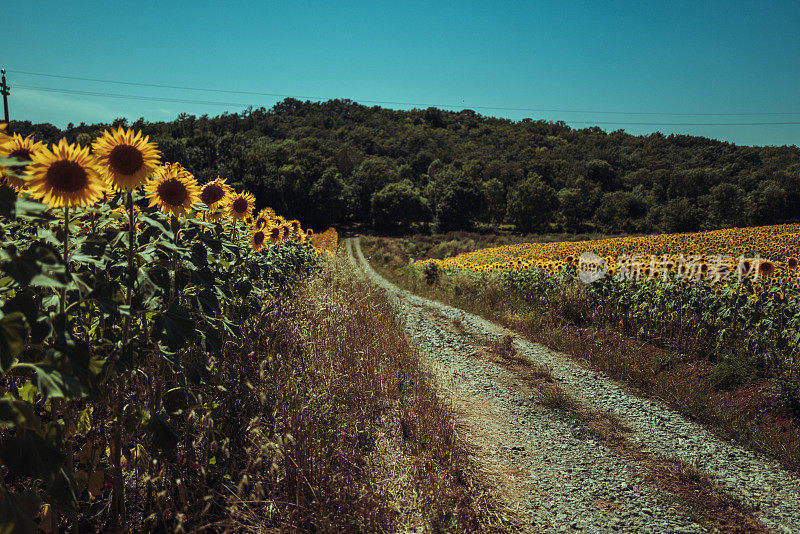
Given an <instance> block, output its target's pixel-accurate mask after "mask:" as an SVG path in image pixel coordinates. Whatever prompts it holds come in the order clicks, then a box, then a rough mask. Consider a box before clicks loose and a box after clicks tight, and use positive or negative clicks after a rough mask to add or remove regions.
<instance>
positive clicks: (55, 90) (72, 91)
mask: <svg viewBox="0 0 800 534" xmlns="http://www.w3.org/2000/svg"><path fill="white" fill-rule="evenodd" d="M15 87H16V88H17V89H27V90H29V91H44V92H47V93H64V94H69V95H85V96H103V97H108V98H124V99H130V100H152V101H156V102H175V103H179V104H206V105H213V106H241V107H243V108H246V107H247V106H250V105H251V104H242V103H241V102H214V101H210V100H188V99H184V98H164V97H158V96H138V95H123V94H119V93H102V92H99V91H82V90H79V89H58V88H55V87H38V86H34V85H17V86H15Z"/></svg>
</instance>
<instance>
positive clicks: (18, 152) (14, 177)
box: [0, 134, 42, 193]
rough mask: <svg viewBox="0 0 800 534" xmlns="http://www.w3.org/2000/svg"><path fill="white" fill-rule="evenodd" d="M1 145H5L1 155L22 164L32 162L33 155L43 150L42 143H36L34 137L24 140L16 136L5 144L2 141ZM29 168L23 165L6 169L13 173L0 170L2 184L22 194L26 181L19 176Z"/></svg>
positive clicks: (0, 152)
mask: <svg viewBox="0 0 800 534" xmlns="http://www.w3.org/2000/svg"><path fill="white" fill-rule="evenodd" d="M0 144H2V145H3V148H2V150H1V151H0V154H2V155H3V156H5V157H7V158H13V159H16V160H20V161H21V162H22V161H32V159H33V155H34V154H35V153H36V152H38V151H39V150H40V149H41V148H42V143H41V142H39V141H34V140H33V136H32V135H29V136H28V137H24V138H23V137H22V136H21V135H19V134H14V135H13V136H12V137H9V138H8V141H6V142H5V143H3V142H2V141H0ZM27 166H28V165H27V164H22V165H11V166H8V167H6V169H7V170H8V171H11V172H7V171H6V172H4V171H3V169H2V168H0V183H3V184H7V185H9V186H11V187H13V188H14V190H15V191H16V192H17V193H21V192H22V191H23V190H24V189H25V182H26V181H25V179H24V178H22V177H20V176H19V175H20V174H23V173H24V172H25V170H26V169H27Z"/></svg>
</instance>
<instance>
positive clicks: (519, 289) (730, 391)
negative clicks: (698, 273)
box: [362, 229, 800, 470]
mask: <svg viewBox="0 0 800 534" xmlns="http://www.w3.org/2000/svg"><path fill="white" fill-rule="evenodd" d="M756 230H757V229H756ZM755 234H758V232H757V231H755ZM667 237H669V236H667ZM789 237H791V236H789ZM773 238H774V239H773ZM619 239H622V240H623V241H624V240H625V239H637V238H619ZM641 239H644V240H647V239H648V238H641ZM652 239H655V240H658V239H659V236H654V237H653V238H652ZM754 239H755V238H754ZM758 239H760V237H759V238H758ZM764 239H765V246H764V247H763V248H762V249H761V252H762V255H764V256H765V257H769V255H770V254H772V255H780V257H781V261H778V260H776V259H773V260H772V261H770V262H768V263H769V265H768V266H767V267H766V268H768V269H769V270H770V272H768V273H767V274H766V275H765V274H764V273H763V272H762V273H761V275H762V276H761V279H760V280H758V281H757V283H753V282H751V281H750V280H749V279H745V280H743V281H742V282H741V284H739V283H737V282H736V277H735V271H733V272H734V274H733V275H732V276H733V280H732V281H731V280H728V282H731V283H728V284H726V287H722V283H720V284H718V285H714V284H706V283H705V282H700V281H698V282H697V283H696V284H695V281H694V280H693V281H684V282H662V281H658V280H644V279H643V280H642V281H641V282H638V283H637V282H633V281H618V280H615V279H612V278H611V277H610V276H609V277H607V278H605V279H603V280H601V281H599V282H595V283H593V284H584V283H582V282H580V281H578V280H577V277H576V274H575V271H576V265H575V262H573V261H572V260H573V259H576V258H577V256H578V255H579V254H580V253H578V254H573V255H572V259H570V260H569V261H567V256H569V254H567V253H564V255H563V257H561V258H559V259H557V260H556V259H555V258H546V259H542V258H537V257H534V256H535V255H534V253H533V252H531V253H530V257H526V254H525V251H528V250H530V251H534V250H535V251H541V250H545V249H546V250H551V249H552V250H554V251H555V250H561V249H564V250H566V249H568V248H569V249H571V248H575V247H577V248H580V247H581V246H585V244H570V243H564V244H563V245H562V244H553V245H547V244H544V245H538V244H534V245H524V244H523V245H511V246H508V247H501V248H495V249H488V250H481V251H479V252H476V253H469V252H467V253H465V254H463V255H462V256H457V257H452V258H449V259H445V260H443V261H437V260H431V261H427V260H426V258H425V257H424V256H412V255H411V254H410V251H411V250H413V251H414V252H415V253H419V251H420V250H422V246H421V245H419V244H411V245H409V242H410V241H412V239H411V238H385V237H377V238H376V237H362V245H363V249H364V251H365V254H366V255H367V257H368V259H369V260H370V261H371V262H372V264H373V266H374V267H375V268H376V269H377V270H378V271H379V272H381V274H383V275H384V276H386V277H387V278H388V279H390V280H392V281H393V282H395V283H397V284H398V285H400V286H401V287H404V288H406V289H409V290H411V291H412V292H415V293H418V294H421V295H424V296H427V297H430V298H434V299H437V300H440V301H442V302H445V303H448V304H451V305H454V306H457V307H460V308H464V309H466V310H469V311H472V312H474V313H478V314H480V315H483V316H485V317H487V318H490V319H492V320H496V321H498V322H500V323H501V324H504V325H505V326H508V327H510V328H512V329H514V330H517V331H518V332H520V333H522V334H523V335H525V336H526V337H528V338H529V339H531V340H533V341H537V342H540V343H542V344H544V345H546V346H548V347H551V348H553V349H555V350H559V351H562V352H564V353H567V354H569V355H571V356H573V357H575V358H578V359H580V360H583V361H585V362H586V363H587V364H588V365H590V366H593V367H595V368H597V369H600V370H603V371H605V372H606V373H608V374H609V375H611V376H613V377H615V378H618V379H621V380H623V381H624V382H626V383H628V384H630V385H632V386H634V387H636V388H638V389H639V390H640V391H642V392H643V393H644V394H648V395H653V396H656V397H659V398H662V399H664V400H666V401H667V402H668V403H669V404H671V405H672V406H674V407H675V408H677V409H678V410H680V411H681V412H683V413H685V414H687V415H689V416H690V417H693V418H695V419H698V420H699V421H701V422H704V423H705V424H707V425H708V426H710V427H712V428H714V429H716V430H717V431H718V432H719V433H720V434H722V435H724V436H728V437H732V438H735V439H737V440H738V441H740V442H742V443H744V444H746V445H748V446H750V447H751V448H754V449H756V450H760V451H764V452H767V453H769V454H771V455H772V456H774V457H776V458H778V459H779V460H781V462H782V463H784V464H785V465H786V466H788V467H790V468H792V469H795V470H797V469H800V426H799V425H798V420H800V412H798V409H797V406H798V403H797V388H796V384H797V378H796V368H795V361H796V357H794V356H793V355H794V354H795V352H796V351H797V345H796V340H795V339H794V337H793V336H794V335H795V334H793V333H792V332H795V331H796V326H795V322H796V321H797V318H798V317H800V316H798V314H797V313H796V312H795V311H793V310H795V309H796V304H797V298H796V296H797V290H796V285H794V284H795V280H794V279H795V278H796V275H797V273H796V271H795V270H794V269H795V268H796V263H793V262H791V261H790V260H791V259H792V258H788V259H787V256H788V255H790V254H791V252H792V251H793V250H794V248H791V247H790V248H786V247H784V246H783V245H781V244H780V243H779V242H777V241H775V239H778V238H775V236H772V237H769V236H765V237H764ZM612 241H615V240H612ZM778 241H779V239H778ZM768 242H769V243H772V242H775V245H774V246H773V247H770V246H769V245H766V243H768ZM601 243H602V242H601ZM689 244H691V243H689ZM701 244H707V242H705V241H702V242H697V243H695V246H700V245H701ZM687 246H688V245H687ZM449 247H450V248H452V249H454V250H455V249H457V248H458V245H456V244H451V245H449ZM662 248H663V247H662ZM590 249H591V248H590ZM590 249H587V250H590ZM430 250H433V249H430ZM506 251H513V253H511V254H509V255H506ZM599 252H601V254H610V253H609V252H608V251H602V250H601V251H599ZM628 252H630V253H632V252H631V249H628ZM703 252H708V251H703ZM412 257H413V263H409V261H412ZM503 258H505V259H503ZM483 260H486V261H483ZM504 262H507V263H504ZM526 262H529V263H531V265H530V266H526V265H524V263H526ZM458 264H462V265H463V268H458V267H457V265H458ZM612 269H613V267H612ZM611 272H613V270H612V271H611ZM670 284H673V285H674V287H668V286H669V285H670ZM693 284H694V285H693ZM662 286H663V287H662ZM745 286H746V290H747V291H745ZM740 290H741V292H740ZM726 310H730V311H728V312H726ZM731 314H734V315H733V316H732V315H731ZM734 319H736V320H740V322H738V324H732V325H731V326H728V327H726V326H724V324H723V323H728V322H734ZM780 325H782V326H780ZM726 328H727V329H726Z"/></svg>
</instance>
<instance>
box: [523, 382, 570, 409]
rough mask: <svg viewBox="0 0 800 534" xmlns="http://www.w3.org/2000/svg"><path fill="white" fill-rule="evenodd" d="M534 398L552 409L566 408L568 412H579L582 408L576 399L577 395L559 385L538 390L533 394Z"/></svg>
mask: <svg viewBox="0 0 800 534" xmlns="http://www.w3.org/2000/svg"><path fill="white" fill-rule="evenodd" d="M533 400H534V401H536V402H537V403H539V404H541V405H542V406H546V407H548V408H550V409H551V410H564V411H567V412H578V411H579V410H580V405H579V404H578V402H577V401H576V400H575V397H573V396H572V395H570V394H569V393H567V392H566V391H564V389H562V388H561V387H560V386H557V385H552V386H550V387H545V388H541V389H539V390H537V391H536V392H535V393H534V394H533Z"/></svg>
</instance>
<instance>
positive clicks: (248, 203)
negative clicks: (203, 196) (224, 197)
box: [228, 191, 256, 221]
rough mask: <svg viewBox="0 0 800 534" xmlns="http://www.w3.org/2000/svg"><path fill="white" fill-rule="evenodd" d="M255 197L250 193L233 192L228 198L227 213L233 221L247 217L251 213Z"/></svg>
mask: <svg viewBox="0 0 800 534" xmlns="http://www.w3.org/2000/svg"><path fill="white" fill-rule="evenodd" d="M255 202H256V197H254V196H253V195H252V194H251V193H248V192H246V191H245V192H244V193H235V194H234V195H233V196H231V197H230V198H229V199H228V213H229V214H230V216H231V217H232V218H233V219H234V220H235V221H241V220H243V219H247V218H248V217H250V216H251V215H252V214H253V205H254V204H255Z"/></svg>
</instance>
